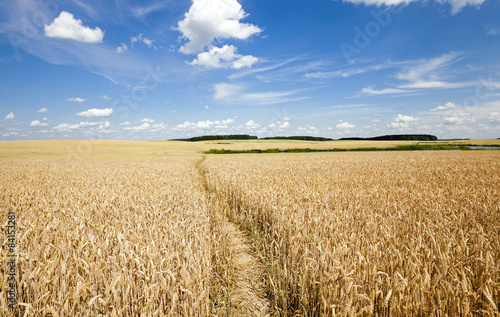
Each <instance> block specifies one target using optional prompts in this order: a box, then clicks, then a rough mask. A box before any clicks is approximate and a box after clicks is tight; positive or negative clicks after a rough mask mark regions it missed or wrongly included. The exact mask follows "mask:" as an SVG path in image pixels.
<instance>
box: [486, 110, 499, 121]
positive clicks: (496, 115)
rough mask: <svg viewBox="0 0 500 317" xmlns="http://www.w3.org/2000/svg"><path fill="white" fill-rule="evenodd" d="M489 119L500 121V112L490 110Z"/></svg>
mask: <svg viewBox="0 0 500 317" xmlns="http://www.w3.org/2000/svg"><path fill="white" fill-rule="evenodd" d="M488 120H490V121H493V122H499V123H500V112H497V111H494V112H490V113H489V115H488Z"/></svg>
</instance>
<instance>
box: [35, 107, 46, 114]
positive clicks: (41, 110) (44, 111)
mask: <svg viewBox="0 0 500 317" xmlns="http://www.w3.org/2000/svg"><path fill="white" fill-rule="evenodd" d="M47 111H48V110H47V108H42V109H40V110H38V111H37V113H47Z"/></svg>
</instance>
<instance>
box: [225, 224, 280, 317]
mask: <svg viewBox="0 0 500 317" xmlns="http://www.w3.org/2000/svg"><path fill="white" fill-rule="evenodd" d="M225 231H226V232H227V233H228V235H229V237H230V239H231V247H232V252H233V260H234V278H235V281H236V285H235V287H234V288H233V289H231V290H230V298H231V306H232V307H233V311H232V314H233V315H234V316H268V315H269V305H270V303H269V300H268V299H267V298H266V297H265V286H264V283H263V281H262V278H261V277H262V265H261V264H260V263H259V261H258V260H257V259H256V258H255V256H254V255H253V252H252V247H251V246H250V244H249V242H248V240H247V237H246V236H245V235H244V234H243V233H242V232H241V230H240V229H239V228H238V227H237V226H236V225H235V224H233V223H231V222H227V223H226V225H225Z"/></svg>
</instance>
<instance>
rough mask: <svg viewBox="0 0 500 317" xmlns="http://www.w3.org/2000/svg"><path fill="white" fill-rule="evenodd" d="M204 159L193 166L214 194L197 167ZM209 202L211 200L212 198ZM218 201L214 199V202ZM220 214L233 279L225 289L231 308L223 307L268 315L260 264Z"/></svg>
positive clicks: (244, 313) (243, 237)
mask: <svg viewBox="0 0 500 317" xmlns="http://www.w3.org/2000/svg"><path fill="white" fill-rule="evenodd" d="M204 160H205V157H203V159H202V160H201V161H200V162H199V163H198V164H197V166H196V167H197V169H198V171H199V173H200V176H201V177H200V180H201V182H202V183H203V186H204V187H205V189H206V190H207V194H208V196H209V197H210V196H211V197H214V196H215V195H214V193H210V191H209V188H208V186H207V179H206V178H205V174H204V172H203V170H202V169H201V167H200V165H201V163H203V161H204ZM211 199H213V198H211ZM211 199H210V200H211ZM211 203H212V204H214V201H212V202H211ZM220 203H221V202H215V204H216V205H217V204H220ZM219 215H220V219H221V221H220V226H221V227H222V228H221V229H222V232H223V234H225V235H227V238H228V240H229V241H230V242H229V243H230V246H229V247H230V252H231V257H232V259H233V260H232V265H231V266H232V270H231V271H232V272H233V275H234V276H233V277H232V279H231V280H233V281H234V283H232V287H230V289H229V290H228V292H229V294H228V295H229V298H228V299H226V300H229V307H230V309H229V311H226V314H228V315H229V316H259V317H260V316H270V313H269V312H270V309H269V308H270V301H269V300H268V299H267V298H266V294H265V285H264V282H263V280H262V276H263V275H264V274H263V267H262V264H261V263H260V262H259V261H258V259H257V258H256V257H255V256H254V252H253V250H252V246H251V244H250V241H249V240H248V238H247V236H246V235H245V234H244V233H243V231H242V230H240V229H239V228H238V226H237V225H236V224H234V223H232V222H230V221H229V220H228V219H227V217H226V216H225V215H223V212H219Z"/></svg>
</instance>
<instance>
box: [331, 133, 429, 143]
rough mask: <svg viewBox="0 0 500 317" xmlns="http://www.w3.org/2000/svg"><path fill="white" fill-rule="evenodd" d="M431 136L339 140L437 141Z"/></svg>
mask: <svg viewBox="0 0 500 317" xmlns="http://www.w3.org/2000/svg"><path fill="white" fill-rule="evenodd" d="M437 139H438V138H437V137H436V136H435V135H431V134H392V135H382V136H376V137H371V138H341V139H340V140H368V141H437Z"/></svg>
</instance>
